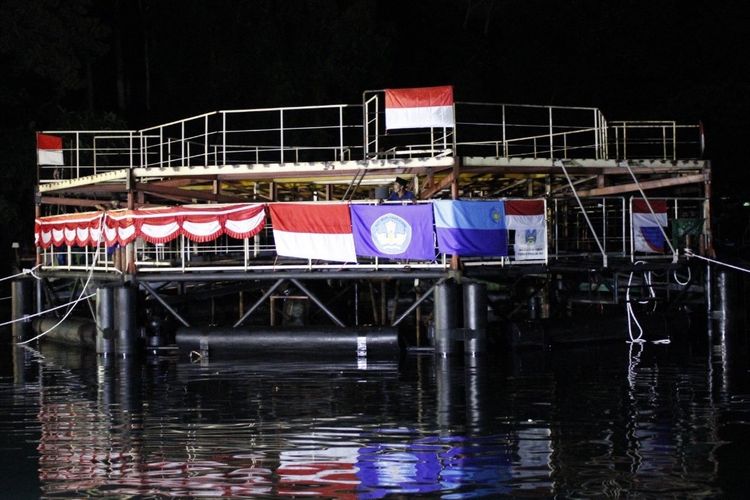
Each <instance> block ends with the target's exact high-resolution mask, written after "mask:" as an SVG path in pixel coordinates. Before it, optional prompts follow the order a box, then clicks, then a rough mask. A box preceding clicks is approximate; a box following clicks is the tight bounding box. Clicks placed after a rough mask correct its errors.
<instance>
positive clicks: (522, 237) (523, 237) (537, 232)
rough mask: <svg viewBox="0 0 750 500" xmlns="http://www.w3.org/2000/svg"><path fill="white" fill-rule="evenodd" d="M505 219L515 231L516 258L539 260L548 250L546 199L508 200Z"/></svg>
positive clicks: (514, 248) (514, 247)
mask: <svg viewBox="0 0 750 500" xmlns="http://www.w3.org/2000/svg"><path fill="white" fill-rule="evenodd" d="M505 221H506V224H507V226H508V229H511V230H513V231H515V235H516V236H515V243H514V245H513V251H514V253H515V258H516V260H539V259H544V258H545V251H546V250H547V224H546V222H545V217H544V200H506V201H505Z"/></svg>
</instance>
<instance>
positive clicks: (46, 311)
mask: <svg viewBox="0 0 750 500" xmlns="http://www.w3.org/2000/svg"><path fill="white" fill-rule="evenodd" d="M94 295H96V294H95V293H91V294H89V295H86V296H85V297H81V300H84V299H90V298H91V297H93V296H94ZM78 302H79V299H76V300H71V301H70V302H66V303H65V304H60V305H59V306H55V307H52V308H50V309H47V310H44V311H40V312H38V313H34V314H25V315H24V316H23V317H21V318H17V319H12V320H10V321H6V322H5V323H0V326H6V325H10V324H12V323H18V322H19V321H26V320H29V319H31V318H36V317H37V316H43V315H45V314H47V313H48V312H52V311H57V310H58V309H62V308H63V307H67V306H69V305H70V304H77V303H78Z"/></svg>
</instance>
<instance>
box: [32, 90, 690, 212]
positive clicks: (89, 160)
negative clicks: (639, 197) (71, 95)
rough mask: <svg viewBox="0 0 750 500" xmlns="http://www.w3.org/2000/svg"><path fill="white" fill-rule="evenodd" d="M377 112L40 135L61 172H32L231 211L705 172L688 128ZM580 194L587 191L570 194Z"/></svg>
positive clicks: (577, 116)
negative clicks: (384, 192) (409, 125)
mask: <svg viewBox="0 0 750 500" xmlns="http://www.w3.org/2000/svg"><path fill="white" fill-rule="evenodd" d="M382 101H383V99H382V98H381V93H379V92H370V93H367V92H366V93H365V94H364V96H363V104H356V105H349V104H339V105H327V106H302V107H285V108H264V109H246V110H224V111H216V112H212V113H206V114H203V115H199V116H194V117H190V118H186V119H183V120H177V121H174V122H170V123H165V124H162V125H157V126H154V127H150V128H146V129H143V130H110V131H90V130H77V131H66V130H52V131H45V132H44V133H48V134H53V135H55V136H59V137H62V140H63V159H64V160H63V163H64V165H39V166H38V178H39V191H40V192H41V193H42V195H43V196H44V195H46V194H48V193H56V194H62V193H69V194H73V197H74V198H75V197H81V194H83V193H85V195H86V196H85V198H91V197H96V198H100V197H101V196H97V194H104V195H105V196H103V197H104V198H108V197H109V198H111V196H107V195H106V193H112V192H117V191H126V190H127V189H128V186H126V181H128V180H132V181H134V182H135V183H136V184H135V186H129V189H133V188H135V190H136V191H143V192H144V193H147V194H146V198H149V197H155V198H159V199H160V201H159V203H163V202H164V200H169V199H170V198H169V197H170V196H172V197H178V198H181V200H180V201H189V200H191V199H192V200H194V199H197V200H204V199H205V200H209V199H210V200H213V201H226V202H236V201H240V200H241V199H244V200H245V201H247V200H253V199H255V200H262V199H279V200H281V199H293V200H296V199H314V197H315V193H317V195H318V196H320V197H323V198H326V199H331V200H333V199H342V198H343V197H344V195H346V197H347V198H351V197H352V196H353V191H354V186H352V181H354V185H355V186H357V187H358V188H361V187H362V186H377V185H384V184H388V183H389V182H391V181H392V179H393V177H394V174H407V175H409V174H410V175H417V176H420V175H425V176H427V177H425V178H422V179H418V181H417V184H416V185H415V186H414V187H415V191H417V194H418V195H419V196H420V197H421V198H423V199H427V198H430V197H433V196H434V195H436V194H437V193H438V192H439V191H440V190H442V189H447V185H448V184H449V183H448V182H445V181H443V183H442V184H441V181H442V180H443V179H444V177H445V176H447V175H448V173H449V172H450V173H452V174H453V175H459V176H461V178H462V179H461V180H466V181H467V182H465V183H464V182H460V184H461V185H462V190H463V191H464V193H463V194H464V196H470V195H471V194H472V192H475V194H476V195H479V194H480V191H486V190H490V191H501V192H503V193H507V194H510V195H514V194H517V193H516V191H517V192H518V193H522V194H524V195H526V192H527V190H526V188H525V186H524V187H522V188H521V189H518V188H514V187H513V184H514V183H515V182H516V181H517V180H518V178H517V177H515V176H512V175H507V174H536V175H540V174H548V175H552V176H553V179H552V181H553V184H554V183H555V177H556V176H557V175H559V176H560V177H563V173H562V172H561V169H560V168H559V166H555V165H553V161H554V160H569V161H570V162H571V163H570V165H574V166H575V171H574V172H572V174H573V175H586V176H591V175H599V174H602V175H607V174H611V175H617V174H622V173H625V174H627V172H626V171H624V170H623V169H622V167H623V162H625V161H627V162H628V164H629V165H630V166H631V167H633V168H636V169H640V171H641V172H643V173H649V174H652V175H658V176H671V175H673V174H675V173H676V172H680V171H683V172H684V171H693V172H698V171H700V170H701V169H702V168H704V167H705V162H703V161H702V153H703V151H702V149H703V146H702V145H703V137H702V130H701V128H700V126H699V125H698V124H678V123H676V122H675V121H618V122H608V121H607V120H606V119H605V118H604V115H603V114H602V113H601V111H600V110H599V109H597V108H585V107H561V106H535V105H514V104H488V103H474V102H456V103H455V104H454V106H455V117H456V121H455V127H453V128H424V129H406V130H404V129H400V130H386V129H385V123H384V118H383V116H384V109H383V103H382ZM454 166H457V167H458V172H453V170H452V169H453V167H454ZM643 169H647V170H643ZM569 173H570V172H569ZM486 174H492V175H491V176H488V175H486ZM188 179H189V180H188ZM420 180H421V181H422V183H421V185H420V183H419V181H420ZM167 181H168V182H167ZM216 181H220V183H221V185H220V186H218V188H217V186H216V185H215V184H216ZM247 181H249V182H247ZM425 181H427V182H428V183H429V184H430V186H429V187H425V185H424V184H425ZM592 181H593V182H592ZM269 183H272V185H271V186H269ZM589 183H590V184H592V185H593V186H595V185H596V180H595V179H592V180H591V181H588V182H582V183H580V184H578V185H577V186H579V189H585V188H586V185H587V184H589ZM187 184H189V185H190V190H191V191H192V192H193V195H195V194H196V193H195V192H196V191H197V192H203V194H208V193H206V192H205V191H209V192H212V193H211V194H213V197H212V198H211V197H205V196H204V197H201V196H200V195H199V196H193V197H192V198H191V197H188V196H183V195H184V193H182V191H184V190H182V189H180V186H184V185H187ZM269 187H271V189H269ZM555 187H556V186H552V187H551V189H552V190H554V189H555ZM215 191H218V192H215ZM272 191H275V192H272ZM357 191H358V192H359V193H358V194H354V197H367V193H368V192H367V190H366V189H365V190H362V191H360V189H357ZM42 201H43V202H44V203H47V202H50V203H58V202H60V201H63V200H54V199H49V198H46V197H45V199H43V200H42ZM104 201H108V200H104ZM143 202H145V201H141V203H143ZM67 203H68V204H74V202H73V201H72V200H67ZM137 203H138V202H137ZM82 204H84V205H86V202H85V201H84V202H83V203H82Z"/></svg>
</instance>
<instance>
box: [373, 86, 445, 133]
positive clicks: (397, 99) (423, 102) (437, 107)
mask: <svg viewBox="0 0 750 500" xmlns="http://www.w3.org/2000/svg"><path fill="white" fill-rule="evenodd" d="M455 126H456V118H455V116H454V112H453V87H452V86H450V85H446V86H443V87H420V88H413V89H388V90H386V91H385V128H386V129H389V130H392V129H399V128H431V127H455Z"/></svg>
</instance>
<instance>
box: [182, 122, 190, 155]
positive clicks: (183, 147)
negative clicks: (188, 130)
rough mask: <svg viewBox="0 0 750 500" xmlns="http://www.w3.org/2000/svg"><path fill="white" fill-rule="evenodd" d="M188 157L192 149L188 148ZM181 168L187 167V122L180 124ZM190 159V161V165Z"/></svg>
mask: <svg viewBox="0 0 750 500" xmlns="http://www.w3.org/2000/svg"><path fill="white" fill-rule="evenodd" d="M187 153H188V155H190V149H189V148H188V152H187ZM180 157H181V160H180V166H181V167H184V166H185V120H183V121H182V122H181V123H180ZM189 163H190V159H188V164H189Z"/></svg>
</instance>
